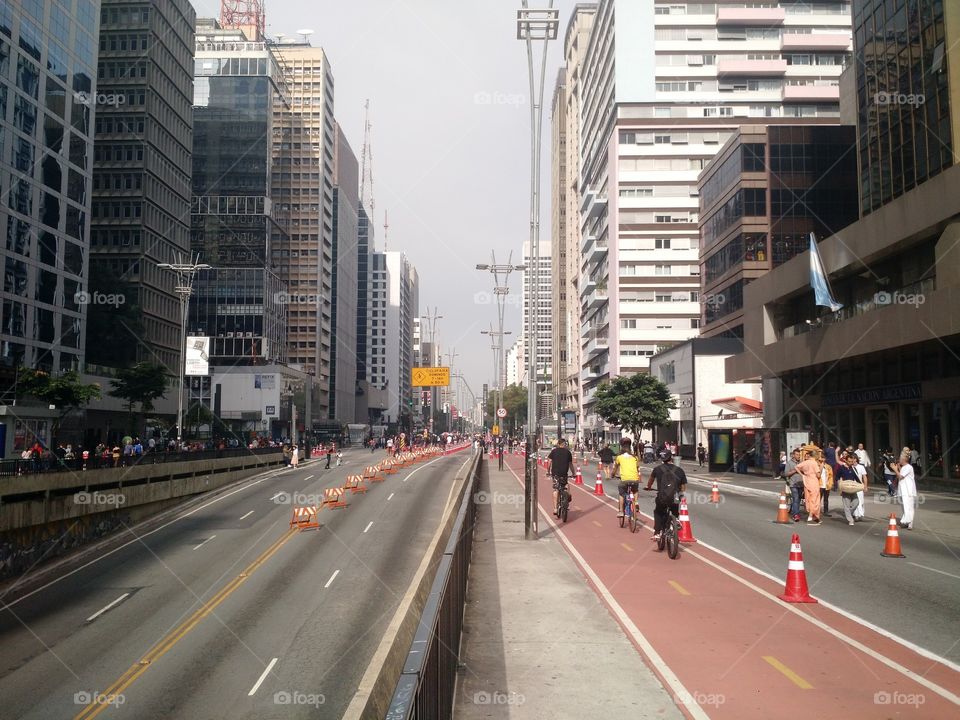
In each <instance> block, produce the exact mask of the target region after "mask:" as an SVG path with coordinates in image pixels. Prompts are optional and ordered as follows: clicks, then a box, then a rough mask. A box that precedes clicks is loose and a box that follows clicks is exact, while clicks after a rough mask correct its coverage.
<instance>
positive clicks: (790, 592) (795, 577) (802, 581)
mask: <svg viewBox="0 0 960 720" xmlns="http://www.w3.org/2000/svg"><path fill="white" fill-rule="evenodd" d="M777 597H778V598H780V599H781V600H783V601H784V602H789V603H815V602H817V601H816V599H815V598H812V597H810V591H809V590H808V589H807V571H806V570H804V569H803V550H801V549H800V536H799V535H797V534H796V533H794V534H793V538H791V540H790V561H789V562H788V563H787V584H786V587H784V589H783V595H777Z"/></svg>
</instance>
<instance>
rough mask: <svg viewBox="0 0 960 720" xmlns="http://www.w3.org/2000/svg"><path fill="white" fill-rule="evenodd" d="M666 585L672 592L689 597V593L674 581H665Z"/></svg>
mask: <svg viewBox="0 0 960 720" xmlns="http://www.w3.org/2000/svg"><path fill="white" fill-rule="evenodd" d="M667 584H668V585H670V587H672V588H673V589H674V590H676V591H677V592H678V593H680V594H681V595H689V594H690V591H689V590H687V589H686V588H685V587H684V586H683V585H681V584H680V583H678V582H677V581H676V580H667Z"/></svg>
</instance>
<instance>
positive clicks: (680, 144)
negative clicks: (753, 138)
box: [580, 0, 850, 432]
mask: <svg viewBox="0 0 960 720" xmlns="http://www.w3.org/2000/svg"><path fill="white" fill-rule="evenodd" d="M747 4H748V5H751V7H734V6H732V5H728V4H725V3H717V2H673V1H671V2H657V3H638V2H632V1H631V0H602V2H600V4H599V8H598V11H597V17H596V21H595V23H594V26H593V30H592V32H591V36H590V43H589V47H588V49H587V56H586V60H585V62H584V69H583V78H584V80H583V83H584V89H583V106H582V113H581V121H582V129H581V130H582V135H581V137H582V140H581V146H580V151H581V162H582V170H581V187H580V199H581V206H580V211H581V215H580V221H581V231H582V233H583V243H582V247H581V250H582V256H581V259H582V265H581V284H580V299H581V304H582V305H581V307H582V314H581V323H582V327H581V336H582V339H583V345H582V371H583V375H582V376H581V377H582V386H581V388H582V389H581V393H582V401H583V416H584V417H583V423H582V424H583V425H584V427H586V428H589V429H592V430H593V431H595V432H600V431H602V429H603V426H602V423H601V422H600V420H599V418H597V417H596V416H595V415H594V414H593V412H592V407H593V397H594V393H595V392H596V388H597V387H598V385H599V384H600V383H601V382H603V381H605V380H609V379H610V378H614V377H617V376H618V375H624V374H631V373H637V372H647V371H648V369H649V358H650V357H651V356H652V355H653V354H654V353H655V352H656V351H657V350H658V349H662V348H664V347H669V346H670V345H672V344H674V343H677V342H680V341H683V340H685V339H687V338H690V337H693V336H695V335H697V333H698V330H699V324H700V315H701V309H700V305H699V302H698V299H699V291H700V277H699V272H700V269H699V254H698V244H699V242H698V241H699V231H698V225H697V224H698V198H697V186H696V181H697V176H698V175H699V173H700V171H701V170H702V169H703V168H704V166H705V165H706V164H707V162H709V160H710V158H711V157H712V156H713V155H714V154H715V153H716V152H717V150H718V149H719V148H720V146H721V145H722V144H723V143H724V142H725V141H726V140H727V138H728V137H729V135H730V134H731V133H732V132H733V130H734V129H735V128H736V127H738V126H740V125H749V124H770V123H771V122H774V123H775V122H788V123H791V124H796V123H798V122H799V123H811V124H816V123H827V124H831V123H832V124H836V122H837V120H836V118H837V116H838V114H839V111H838V100H839V88H838V83H839V76H840V72H841V69H842V68H843V66H844V64H846V63H847V62H848V60H849V51H850V6H849V3H848V2H846V1H845V0H835V1H831V0H824V1H823V2H815V3H795V2H787V1H786V0H784V1H781V2H776V1H773V0H771V2H766V3H763V4H762V5H761V4H760V3H747ZM754 6H755V7H754ZM774 118H777V119H774ZM781 119H782V120H781Z"/></svg>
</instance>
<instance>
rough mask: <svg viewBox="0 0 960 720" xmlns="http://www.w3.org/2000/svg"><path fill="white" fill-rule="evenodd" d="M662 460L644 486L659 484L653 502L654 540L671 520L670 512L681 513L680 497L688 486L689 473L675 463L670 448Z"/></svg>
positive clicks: (649, 487) (647, 487)
mask: <svg viewBox="0 0 960 720" xmlns="http://www.w3.org/2000/svg"><path fill="white" fill-rule="evenodd" d="M661 460H662V461H663V462H662V463H661V464H660V465H657V467H655V468H654V469H653V472H652V473H650V479H649V480H647V486H646V487H645V488H644V490H650V489H652V486H653V484H654V483H656V484H657V497H656V499H655V500H654V503H653V537H652V538H651V539H652V540H659V539H660V533H661V532H663V529H664V528H665V527H666V525H667V523H668V522H669V521H670V515H669V513H671V512H672V513H673V514H674V515H679V514H680V506H679V502H678V498H679V496H680V495H681V494H682V493H683V491H684V490H685V489H686V487H687V474H686V473H685V472H684V471H683V468H680V467H677V466H675V465H674V464H673V454H672V453H671V452H670V451H669V450H668V451H666V452H664V453H663V455H662V457H661Z"/></svg>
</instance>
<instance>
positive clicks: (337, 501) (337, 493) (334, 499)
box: [320, 487, 348, 509]
mask: <svg viewBox="0 0 960 720" xmlns="http://www.w3.org/2000/svg"><path fill="white" fill-rule="evenodd" d="M346 492H347V491H346V490H344V489H343V488H342V487H339V488H325V489H324V491H323V504H322V505H321V506H320V507H322V508H325V507H326V508H331V509H336V508H345V507H347V505H348V503H347V501H346V500H344V499H343V497H344V495H345V494H346Z"/></svg>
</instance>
